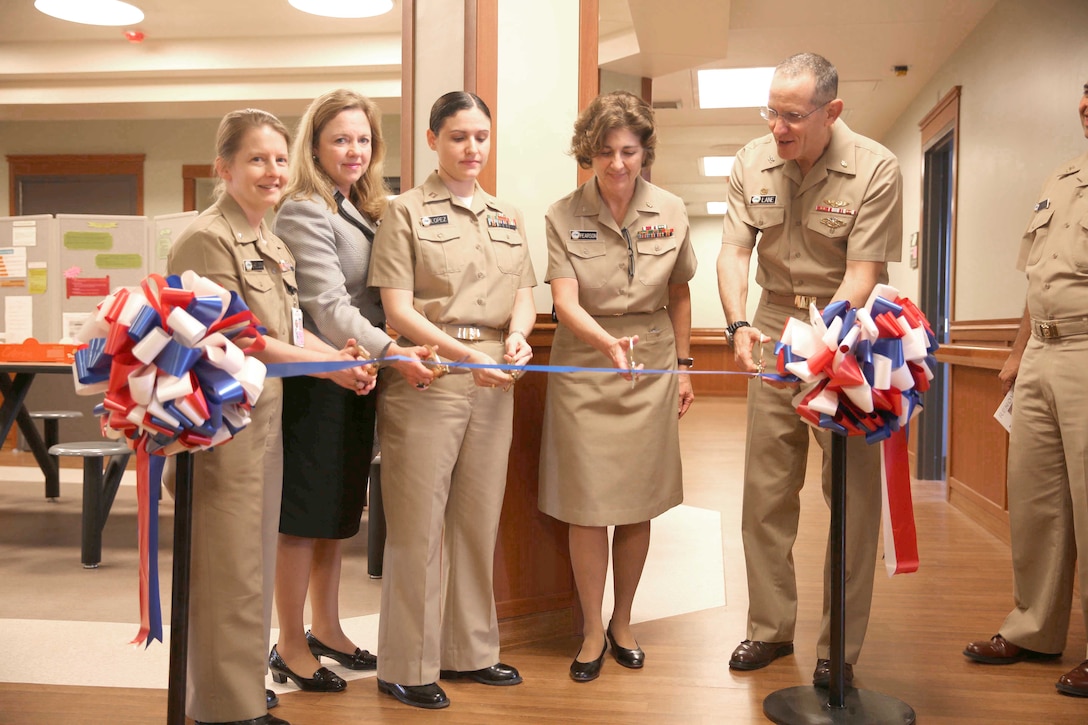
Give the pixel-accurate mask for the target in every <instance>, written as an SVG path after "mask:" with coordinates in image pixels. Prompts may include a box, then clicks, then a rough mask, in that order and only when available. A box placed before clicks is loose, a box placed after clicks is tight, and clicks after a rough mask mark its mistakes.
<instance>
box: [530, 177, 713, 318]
mask: <svg viewBox="0 0 1088 725" xmlns="http://www.w3.org/2000/svg"><path fill="white" fill-rule="evenodd" d="M544 224H545V227H546V230H547V235H548V276H547V278H546V280H545V281H548V282H550V281H551V280H553V279H555V278H557V277H572V278H575V279H577V280H578V301H579V303H580V304H581V305H582V307H583V308H584V309H585V310H586V312H588V313H589V314H591V315H598V316H604V315H623V314H627V313H638V312H654V311H655V310H660V309H661V308H663V307H665V306H666V305H667V304H668V301H669V285H670V284H683V283H684V282H687V281H689V280H690V279H691V278H692V277H693V276H695V265H696V262H695V251H694V250H693V249H692V246H691V233H690V229H689V228H688V215H687V211H686V210H685V208H684V202H683V201H682V200H681V199H680V198H679V197H677V196H674V195H673V194H670V193H669V192H667V191H665V190H664V189H660V188H658V187H656V186H654V185H653V184H651V183H649V182H647V181H645V180H643V179H642V178H641V177H639V178H638V179H637V180H636V181H635V193H634V196H633V198H632V199H631V204H630V206H628V209H627V218H626V219H624V220H623V226H622V227H620V226H618V225H617V224H616V222H615V221H614V220H613V219H612V213H611V212H610V211H609V209H608V205H607V204H604V203H603V202H602V200H601V193H600V190H599V188H598V186H597V178H596V177H594V178H592V179H590V180H589V181H587V182H586V183H585V184H583V185H582V186H580V187H578V188H577V189H575V190H574V191H573V192H572V193H571V194H568V195H567V196H565V197H563V198H562V199H560V200H559V201H557V202H555V203H554V204H552V205H551V207H550V208H549V209H548V212H547V214H545V216H544ZM628 240H630V242H628ZM628 250H630V253H629V252H628Z"/></svg>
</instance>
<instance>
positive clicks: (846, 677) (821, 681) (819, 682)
mask: <svg viewBox="0 0 1088 725" xmlns="http://www.w3.org/2000/svg"><path fill="white" fill-rule="evenodd" d="M842 682H843V684H844V685H852V684H854V666H853V665H852V664H850V663H849V662H844V663H843V668H842ZM812 684H813V685H815V686H816V687H830V686H831V660H825V659H819V658H818V659H817V660H816V669H815V670H814V671H813V672H812Z"/></svg>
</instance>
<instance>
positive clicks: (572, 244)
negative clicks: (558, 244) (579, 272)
mask: <svg viewBox="0 0 1088 725" xmlns="http://www.w3.org/2000/svg"><path fill="white" fill-rule="evenodd" d="M567 252H568V253H569V254H572V255H574V256H575V257H580V258H582V259H593V258H594V257H603V256H604V242H587V241H585V240H583V239H579V240H572V241H569V242H567Z"/></svg>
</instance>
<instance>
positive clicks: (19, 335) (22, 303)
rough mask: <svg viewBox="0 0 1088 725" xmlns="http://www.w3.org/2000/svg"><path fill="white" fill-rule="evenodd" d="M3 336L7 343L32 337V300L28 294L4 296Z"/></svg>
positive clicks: (15, 343) (14, 343) (11, 343)
mask: <svg viewBox="0 0 1088 725" xmlns="http://www.w3.org/2000/svg"><path fill="white" fill-rule="evenodd" d="M4 336H5V338H6V340H7V343H8V344H9V345H17V344H19V343H20V342H22V341H24V340H26V339H27V338H28V337H34V301H33V299H32V298H31V296H30V295H11V296H9V297H5V298H4Z"/></svg>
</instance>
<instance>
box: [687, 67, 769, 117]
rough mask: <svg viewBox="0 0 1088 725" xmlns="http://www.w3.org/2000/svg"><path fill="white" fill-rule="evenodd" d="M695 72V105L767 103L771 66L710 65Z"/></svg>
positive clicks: (755, 104)
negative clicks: (696, 86)
mask: <svg viewBox="0 0 1088 725" xmlns="http://www.w3.org/2000/svg"><path fill="white" fill-rule="evenodd" d="M698 76H699V108H759V107H760V106H762V105H765V104H766V103H767V92H768V91H770V89H771V78H772V77H773V76H774V68H711V69H707V70H701V71H699V72H698Z"/></svg>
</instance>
